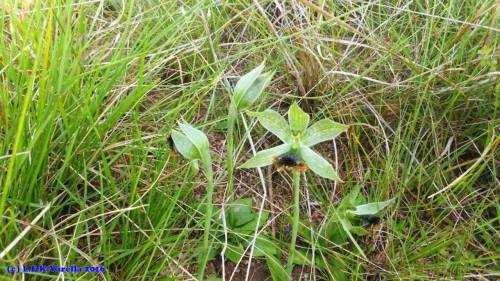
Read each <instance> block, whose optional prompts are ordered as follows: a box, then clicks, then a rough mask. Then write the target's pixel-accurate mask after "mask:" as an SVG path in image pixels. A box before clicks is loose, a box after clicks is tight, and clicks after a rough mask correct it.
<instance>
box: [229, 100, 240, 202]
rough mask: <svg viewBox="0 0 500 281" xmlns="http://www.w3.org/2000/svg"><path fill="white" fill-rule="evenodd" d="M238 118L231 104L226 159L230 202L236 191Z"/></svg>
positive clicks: (236, 111)
mask: <svg viewBox="0 0 500 281" xmlns="http://www.w3.org/2000/svg"><path fill="white" fill-rule="evenodd" d="M236 118H238V110H237V109H236V106H235V105H234V104H233V102H231V104H230V105H229V114H228V120H227V152H226V153H227V158H226V169H227V197H228V202H229V203H231V202H232V201H233V191H234V175H233V171H234V124H235V123H236Z"/></svg>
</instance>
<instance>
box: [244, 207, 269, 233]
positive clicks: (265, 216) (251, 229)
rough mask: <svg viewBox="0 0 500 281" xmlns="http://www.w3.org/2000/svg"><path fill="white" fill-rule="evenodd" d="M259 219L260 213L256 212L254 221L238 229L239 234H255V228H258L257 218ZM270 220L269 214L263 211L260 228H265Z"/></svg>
mask: <svg viewBox="0 0 500 281" xmlns="http://www.w3.org/2000/svg"><path fill="white" fill-rule="evenodd" d="M258 217H259V213H258V212H255V213H254V219H253V220H251V221H250V222H249V223H247V224H245V225H243V226H241V227H238V228H237V229H236V230H237V231H238V232H242V233H253V232H254V231H255V227H257V218H258ZM268 218H269V212H268V211H265V210H262V214H261V215H260V223H259V227H261V226H263V225H264V224H265V223H266V222H267V219H268Z"/></svg>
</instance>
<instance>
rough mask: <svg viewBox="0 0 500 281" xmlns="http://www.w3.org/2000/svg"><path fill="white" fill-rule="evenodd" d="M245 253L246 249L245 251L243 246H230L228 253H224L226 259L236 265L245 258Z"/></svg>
mask: <svg viewBox="0 0 500 281" xmlns="http://www.w3.org/2000/svg"><path fill="white" fill-rule="evenodd" d="M244 253H245V249H243V246H242V245H241V244H238V245H236V246H235V245H232V244H228V245H227V248H226V251H225V252H224V257H226V258H227V259H229V260H230V261H232V262H234V263H238V262H239V261H240V260H241V258H242V257H243V254H244Z"/></svg>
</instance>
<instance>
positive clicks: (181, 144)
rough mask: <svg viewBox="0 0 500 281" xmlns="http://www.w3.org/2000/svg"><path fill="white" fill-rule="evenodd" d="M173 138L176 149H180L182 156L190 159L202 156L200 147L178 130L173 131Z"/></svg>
mask: <svg viewBox="0 0 500 281" xmlns="http://www.w3.org/2000/svg"><path fill="white" fill-rule="evenodd" d="M171 136H172V140H173V141H174V145H175V149H177V151H179V153H180V154H182V156H184V157H185V158H187V159H189V160H195V159H199V158H200V154H199V152H198V149H197V148H196V147H195V146H194V144H193V143H192V142H191V140H190V139H189V138H188V137H186V136H185V135H183V134H181V133H180V132H177V131H176V130H173V131H172V134H171Z"/></svg>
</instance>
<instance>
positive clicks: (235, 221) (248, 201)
mask: <svg viewBox="0 0 500 281" xmlns="http://www.w3.org/2000/svg"><path fill="white" fill-rule="evenodd" d="M227 218H228V224H229V226H230V227H231V228H232V229H235V228H237V227H240V226H243V225H245V224H247V223H249V222H250V221H252V220H254V219H255V214H253V212H252V198H245V199H239V200H236V201H235V202H234V203H232V204H231V205H230V207H229V208H228V210H227Z"/></svg>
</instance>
